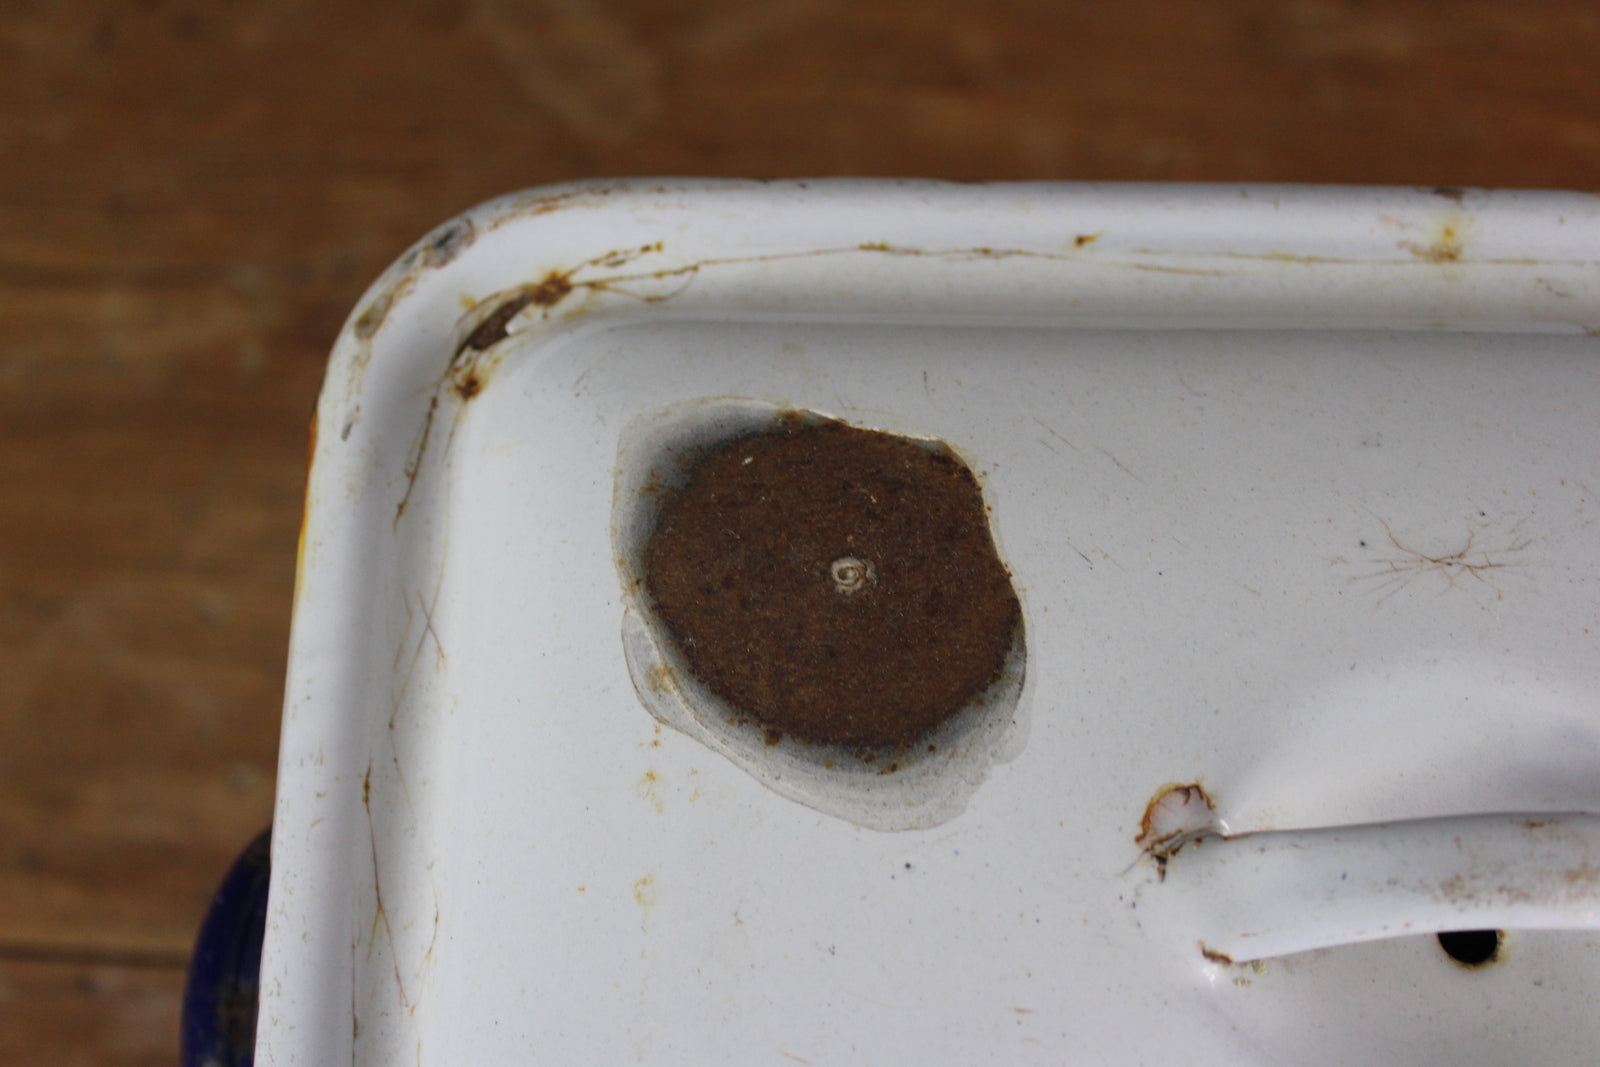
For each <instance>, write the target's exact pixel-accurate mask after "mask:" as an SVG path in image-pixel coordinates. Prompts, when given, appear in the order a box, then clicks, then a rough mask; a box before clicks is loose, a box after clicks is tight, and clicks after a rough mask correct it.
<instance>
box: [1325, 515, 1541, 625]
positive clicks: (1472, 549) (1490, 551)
mask: <svg viewBox="0 0 1600 1067" xmlns="http://www.w3.org/2000/svg"><path fill="white" fill-rule="evenodd" d="M1479 519H1480V520H1487V516H1484V515H1482V514H1481V513H1480V515H1479ZM1378 521H1379V523H1380V524H1381V525H1382V526H1383V532H1384V535H1385V537H1387V538H1388V541H1389V545H1390V548H1391V549H1392V550H1393V552H1392V553H1391V554H1390V555H1387V556H1381V557H1374V558H1369V559H1365V560H1350V559H1347V558H1346V557H1344V556H1335V557H1334V558H1333V559H1332V560H1330V562H1332V563H1338V564H1346V565H1349V564H1366V565H1369V566H1372V567H1374V568H1376V569H1375V570H1372V571H1370V572H1369V573H1366V574H1357V575H1355V576H1353V577H1352V578H1351V579H1350V581H1352V582H1357V581H1369V580H1378V581H1379V583H1380V584H1379V588H1380V589H1384V590H1386V591H1385V592H1384V594H1383V595H1382V596H1381V597H1379V598H1378V604H1379V605H1381V604H1383V603H1384V602H1385V601H1386V600H1388V599H1389V598H1390V597H1392V596H1394V595H1395V594H1396V593H1398V592H1400V591H1401V590H1402V589H1404V588H1406V587H1407V586H1408V585H1410V584H1411V583H1412V582H1414V581H1416V579H1417V578H1418V577H1420V576H1421V575H1424V574H1438V575H1440V576H1441V577H1442V578H1444V580H1445V586H1446V588H1449V589H1454V588H1455V587H1456V585H1457V583H1458V582H1459V581H1460V580H1462V579H1464V578H1471V579H1473V580H1474V581H1477V582H1480V583H1482V584H1483V585H1485V586H1488V587H1489V588H1490V589H1493V590H1494V591H1495V594H1496V596H1497V597H1499V596H1503V595H1504V592H1503V590H1501V589H1500V587H1499V586H1497V585H1495V584H1494V583H1493V582H1491V581H1490V580H1489V577H1488V576H1487V572H1490V571H1501V570H1510V569H1513V568H1519V567H1522V566H1525V564H1524V563H1523V562H1522V561H1519V560H1514V559H1508V558H1507V557H1509V556H1513V555H1515V554H1517V553H1520V552H1522V551H1524V550H1525V549H1527V548H1528V547H1529V546H1530V545H1532V544H1533V541H1532V539H1531V538H1528V537H1525V536H1523V534H1522V532H1521V531H1522V523H1520V522H1518V523H1516V524H1515V525H1513V526H1512V527H1511V528H1510V530H1509V531H1508V532H1507V534H1506V535H1505V538H1504V539H1503V541H1502V542H1501V543H1500V544H1498V545H1497V546H1495V547H1492V548H1490V547H1484V546H1483V545H1482V544H1481V543H1480V541H1479V535H1480V534H1481V533H1482V532H1483V531H1484V530H1485V529H1487V527H1488V522H1487V521H1480V523H1479V524H1478V525H1476V526H1473V525H1470V524H1469V526H1468V529H1467V535H1466V538H1465V539H1464V540H1463V541H1462V542H1461V543H1460V544H1459V546H1458V547H1456V548H1455V549H1453V550H1450V551H1442V550H1436V551H1425V550H1422V549H1417V548H1413V547H1412V546H1411V544H1410V543H1408V542H1405V541H1402V540H1400V538H1399V537H1398V536H1396V535H1395V532H1394V530H1393V528H1391V527H1390V525H1389V523H1388V522H1387V521H1386V520H1383V519H1379V520H1378ZM1361 547H1362V548H1365V547H1367V542H1366V541H1362V542H1361Z"/></svg>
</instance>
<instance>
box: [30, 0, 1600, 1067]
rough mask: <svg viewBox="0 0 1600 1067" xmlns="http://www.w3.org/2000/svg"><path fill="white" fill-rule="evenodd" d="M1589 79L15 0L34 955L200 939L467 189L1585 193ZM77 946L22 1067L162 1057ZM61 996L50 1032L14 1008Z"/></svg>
mask: <svg viewBox="0 0 1600 1067" xmlns="http://www.w3.org/2000/svg"><path fill="white" fill-rule="evenodd" d="M1596 69H1600V7H1596V5H1594V4H1593V3H1592V0H1538V2H1533V3H1529V4H1521V5H1509V4H1492V3H1487V2H1479V0H1393V2H1389V3H1381V4H1380V3H1372V2H1366V0H1289V2H1267V0H1239V2H1236V3H1229V4H1217V3H1210V2H1204V0H1129V2H1125V3H1119V4H1071V3H1061V2H1058V0H1050V2H1043V0H1039V2H1033V0H985V2H982V3H976V2H973V3H954V2H950V0H919V2H916V3H912V2H910V0H883V2H879V3H873V4H860V3H846V2H844V0H766V2H763V3H750V2H748V0H609V2H606V0H526V2H516V0H477V2H471V3H469V2H460V0H427V2H421V0H419V2H400V3H394V4H388V5H383V6H382V7H374V6H371V5H357V4H353V3H348V2H343V0H338V2H335V0H330V2H325V3H310V2H307V0H242V2H240V3H237V4H230V5H228V6H227V7H226V8H222V7H218V6H215V5H207V4H202V3H198V2H187V0H182V2H180V0H172V2H168V0H142V2H139V3H131V4H130V3H120V2H117V3H113V2H110V0H106V2H98V3H97V2H60V0H58V2H44V0H37V2H23V3H14V4H8V5H5V7H4V10H3V12H0V959H3V958H4V957H5V954H6V953H7V951H11V952H13V953H22V954H24V955H27V956H28V958H29V959H33V960H37V959H38V958H39V956H40V954H41V953H43V954H44V955H45V956H47V957H48V956H49V954H51V953H56V954H57V955H59V956H61V958H73V959H77V958H82V957H80V956H78V955H75V954H80V953H83V952H90V953H91V954H92V953H94V952H102V953H106V954H108V955H107V956H106V957H105V958H107V959H110V958H113V957H114V956H115V954H117V953H124V954H126V953H129V952H134V953H146V954H151V953H153V954H155V956H156V957H158V958H162V959H169V960H176V959H179V958H181V956H182V954H183V953H184V952H185V951H186V950H187V946H188V944H189V942H190V939H191V938H192V936H193V931H194V929H195V926H196V923H197V922H198V919H199V916H200V914H201V912H202V910H203V908H204V906H205V903H206V901H207V899H208V897H209V894H210V892H211V890H212V888H213V886H214V884H215V882H216V880H217V879H218V878H219V877H220V875H221V874H222V872H223V870H224V869H225V868H226V866H227V863H228V862H229V860H230V858H231V856H232V854H233V853H234V852H235V851H237V850H238V849H239V848H241V847H242V846H243V845H244V844H245V842H247V841H248V840H249V838H250V837H251V836H252V835H253V834H254V833H255V831H257V830H258V829H260V828H261V827H262V826H263V825H264V824H265V823H266V822H267V821H268V819H269V817H270V807H271V797H272V787H273V762H274V752H275V743H276V734H277V723H278V714H279V701H280V699H281V695H282V690H281V685H282V676H283V666H284V653H285V647H286V641H287V628H288V616H289V601H290V594H291V590H292V583H293V559H294V549H295V537H296V532H297V526H298V521H299V508H300V497H301V493H302V489H303V485H304V449H305V445H304V436H305V427H306V421H307V416H308V413H309V412H310V409H311V405H312V403H313V400H314V397H315V394H316V391H317V388H318V384H319V380H320V375H321V368H322V363H323V360H324V358H325V353H326V350H327V348H328V346H329V344H330V343H331V341H332V339H333V337H334V335H335V333H336V332H337V330H338V326H339V323H340V321H341V320H342V318H343V316H344V315H345V313H346V311H347V309H348V308H350V307H351V306H352V305H353V304H354V303H355V301H356V298H357V297H358V295H359V294H360V292H361V290H362V289H363V288H364V287H365V286H366V284H367V283H368V282H369V281H370V280H371V279H372V278H374V277H375V276H376V275H377V273H378V272H379V271H380V270H381V269H382V268H383V267H384V265H385V264H386V263H387V262H388V261H389V260H390V259H392V258H393V257H394V256H395V255H396V254H397V253H398V252H399V251H400V250H401V249H402V248H403V247H404V246H405V245H406V244H408V243H409V242H410V241H411V240H412V239H414V238H415V237H416V236H418V235H420V234H421V233H423V232H424V231H425V230H427V229H428V228H429V227H431V226H432V225H434V224H435V223H437V222H439V221H442V220H443V219H445V218H447V217H449V216H450V215H452V214H454V213H455V212H457V211H459V210H460V209H462V208H464V207H466V206H467V205H469V204H471V203H474V202H476V201H478V200H481V199H483V198H486V197H488V196H491V195H495V194H498V193H501V192H505V191H508V190H511V189H514V188H519V187H524V186H529V185H534V184H539V183H544V182H550V181H556V180H565V179H571V178H577V177H585V176H614V175H650V174H664V173H670V174H682V175H700V174H706V175H744V176H751V177H770V176H807V175H911V176H930V177H944V178H952V179H985V178H995V179H1007V178H1038V179H1105V180H1109V179H1139V180H1161V181H1209V180H1250V181H1294V182H1318V181H1331V182H1379V183H1400V184H1420V185H1439V184H1447V185H1499V186H1550V187H1574V188H1593V187H1594V186H1595V183H1596V179H1595V175H1596V174H1600V79H1597V78H1595V76H1594V71H1595V70H1596ZM89 958H93V957H92V955H91V957H89ZM51 966H55V965H48V964H45V963H39V962H17V961H15V960H14V961H13V962H9V963H4V964H0V974H3V975H4V979H3V980H4V982H5V983H6V985H5V987H4V988H5V989H6V990H7V993H6V997H7V998H8V999H6V1000H4V1001H3V1002H0V1004H3V1010H4V1011H5V1013H6V1019H7V1024H8V1025H5V1026H0V1042H10V1044H7V1045H5V1046H4V1049H3V1051H4V1054H5V1060H6V1062H30V1061H29V1059H28V1056H29V1055H33V1061H36V1062H45V1061H47V1060H48V1062H54V1063H68V1062H78V1061H80V1060H81V1061H84V1062H87V1059H86V1057H88V1058H95V1059H96V1062H103V1063H143V1062H146V1060H147V1059H149V1060H150V1062H154V1061H153V1059H150V1057H149V1056H148V1055H147V1053H148V1049H147V1048H145V1047H144V1046H140V1047H138V1048H133V1047H130V1048H128V1049H125V1050H122V1051H118V1050H117V1048H116V1047H114V1043H113V1044H106V1043H105V1041H106V1040H109V1039H107V1038H104V1035H106V1034H111V1033H113V1032H114V1031H117V1030H119V1028H122V1027H124V1026H125V1025H131V1024H130V1023H129V1019H131V1018H133V1017H134V1016H137V1017H138V1018H139V1019H155V1018H158V1017H159V1018H161V1019H163V1020H166V1021H164V1022H162V1023H161V1024H160V1025H161V1026H163V1027H166V1026H167V1025H168V1024H169V1023H170V1022H171V1018H170V1017H171V1016H172V1001H171V997H172V996H173V995H174V994H173V992H172V990H173V988H175V987H174V986H173V985H172V981H173V978H172V974H170V973H167V972H162V973H160V974H155V973H152V972H149V971H138V972H127V973H126V974H125V973H124V972H122V971H118V970H116V969H115V968H112V969H110V970H104V969H102V970H96V969H95V968H93V967H87V968H85V966H84V965H77V964H75V965H71V966H68V965H66V964H62V965H59V966H60V967H61V968H64V969H59V970H51V969H50V968H51ZM74 968H76V969H74ZM169 970H170V968H169ZM85 975H89V976H90V977H89V978H85V977H84V976H85ZM95 975H99V976H100V977H99V978H94V977H93V976H95ZM108 976H110V977H108ZM118 976H120V977H118ZM113 979H115V980H113ZM97 982H98V983H99V984H96V983H97ZM119 983H123V984H119ZM147 983H149V984H147ZM19 998H20V1002H26V1003H28V1004H29V1005H30V1007H29V1008H27V1009H18V1007H17V1005H18V1003H19ZM35 1002H37V1011H38V1013H39V1017H40V1018H41V1019H55V1020H58V1021H60V1025H59V1026H57V1029H56V1030H54V1031H51V1030H49V1028H48V1026H55V1025H56V1024H55V1023H51V1024H48V1026H46V1028H45V1029H39V1028H37V1027H36V1028H34V1029H31V1030H26V1031H23V1030H17V1029H16V1028H15V1027H14V1026H12V1025H10V1021H11V1020H13V1019H15V1018H17V1017H19V1016H18V1015H17V1012H18V1011H19V1010H23V1011H26V1012H32V1011H34V1010H35V1009H34V1007H32V1005H33V1004H34V1003H35ZM130 1013H131V1014H130ZM93 1020H98V1021H93ZM41 1025H42V1026H43V1025H45V1024H41ZM139 1025H140V1026H143V1025H145V1023H143V1022H141V1023H139ZM150 1025H152V1026H154V1025H155V1024H154V1023H151V1024H150ZM138 1032H139V1033H141V1034H146V1035H147V1036H148V1035H150V1034H154V1032H155V1031H154V1030H149V1031H145V1030H139V1031H138ZM20 1033H27V1034H33V1035H34V1036H36V1037H39V1038H40V1039H41V1040H42V1039H43V1036H42V1035H46V1034H48V1033H56V1034H57V1035H58V1037H57V1038H56V1040H60V1041H63V1042H65V1043H66V1045H65V1047H67V1048H69V1049H75V1050H76V1051H70V1052H64V1053H61V1054H60V1055H58V1056H55V1057H54V1058H51V1057H44V1058H41V1054H38V1053H29V1052H28V1051H27V1050H26V1049H25V1048H24V1047H23V1045H19V1044H18V1042H19V1041H26V1040H28V1039H27V1038H26V1037H17V1036H15V1035H17V1034H20ZM95 1035H101V1036H95ZM130 1040H131V1039H130ZM140 1040H141V1041H142V1040H144V1038H141V1039H140ZM151 1040H154V1038H151ZM74 1041H77V1042H79V1043H78V1044H76V1045H74ZM173 1045H174V1046H175V1036H174V1038H173ZM73 1056H77V1057H78V1059H77V1060H74V1059H73V1058H72V1057H73ZM140 1057H145V1058H140Z"/></svg>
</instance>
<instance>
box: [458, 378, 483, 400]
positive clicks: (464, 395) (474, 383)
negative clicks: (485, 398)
mask: <svg viewBox="0 0 1600 1067" xmlns="http://www.w3.org/2000/svg"><path fill="white" fill-rule="evenodd" d="M453 388H454V389H455V391H456V396H458V397H460V398H461V399H462V400H463V401H466V400H471V399H472V398H473V397H475V396H477V395H478V394H479V393H481V392H483V378H482V377H480V376H479V374H478V372H477V371H476V370H470V371H468V372H467V373H466V374H464V375H462V376H461V377H460V378H457V379H456V382H455V385H454V387H453Z"/></svg>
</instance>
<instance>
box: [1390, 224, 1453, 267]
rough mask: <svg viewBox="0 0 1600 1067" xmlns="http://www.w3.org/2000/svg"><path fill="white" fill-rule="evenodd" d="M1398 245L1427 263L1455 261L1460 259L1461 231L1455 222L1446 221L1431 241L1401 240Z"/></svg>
mask: <svg viewBox="0 0 1600 1067" xmlns="http://www.w3.org/2000/svg"><path fill="white" fill-rule="evenodd" d="M1400 247H1401V248H1403V249H1405V250H1406V251H1407V252H1410V253H1411V254H1412V255H1414V256H1416V257H1417V258H1418V259H1425V260H1427V261H1428V262H1429V263H1456V262H1459V261H1460V259H1461V231H1460V229H1459V228H1458V227H1457V226H1456V224H1455V223H1446V224H1445V225H1444V227H1443V228H1442V229H1441V230H1440V231H1439V236H1438V237H1436V238H1434V240H1433V242H1432V243H1430V244H1426V245H1425V244H1421V243H1419V242H1417V241H1401V242H1400Z"/></svg>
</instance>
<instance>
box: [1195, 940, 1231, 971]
mask: <svg viewBox="0 0 1600 1067" xmlns="http://www.w3.org/2000/svg"><path fill="white" fill-rule="evenodd" d="M1195 944H1197V945H1199V946H1200V955H1202V956H1204V957H1205V958H1206V959H1208V960H1210V961H1211V962H1212V963H1220V964H1222V965H1223V966H1225V967H1231V966H1233V957H1232V956H1230V955H1228V954H1227V953H1226V952H1219V951H1217V950H1216V949H1214V948H1212V947H1211V946H1210V945H1208V944H1206V943H1205V942H1204V941H1196V942H1195Z"/></svg>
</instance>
